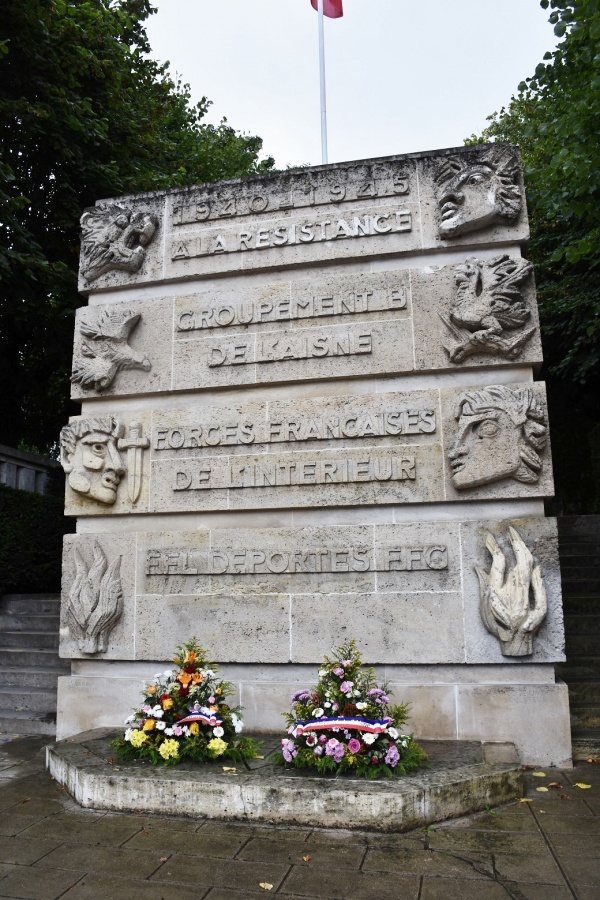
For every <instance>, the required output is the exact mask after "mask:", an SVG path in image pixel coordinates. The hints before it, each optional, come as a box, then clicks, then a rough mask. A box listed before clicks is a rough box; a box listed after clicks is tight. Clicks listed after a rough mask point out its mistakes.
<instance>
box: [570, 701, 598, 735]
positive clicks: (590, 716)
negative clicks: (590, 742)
mask: <svg viewBox="0 0 600 900" xmlns="http://www.w3.org/2000/svg"><path fill="white" fill-rule="evenodd" d="M570 710H571V729H572V730H575V731H576V730H577V729H579V728H583V729H586V730H588V729H590V728H594V729H595V728H597V729H599V730H600V703H592V702H588V703H571V704H570Z"/></svg>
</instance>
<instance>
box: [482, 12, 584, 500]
mask: <svg viewBox="0 0 600 900" xmlns="http://www.w3.org/2000/svg"><path fill="white" fill-rule="evenodd" d="M541 6H542V7H543V8H544V9H550V21H551V22H552V23H553V24H554V31H555V34H556V35H557V36H558V37H562V38H563V40H562V41H561V42H560V44H559V45H558V47H557V49H556V50H555V51H554V52H553V53H547V54H546V56H545V57H544V60H543V62H541V63H540V64H539V65H538V66H537V67H536V70H535V73H534V75H533V76H532V77H531V78H528V79H527V80H526V81H525V82H523V83H522V84H520V85H519V91H518V94H517V96H515V97H513V99H512V101H511V103H510V105H509V106H508V107H507V108H506V109H502V110H500V112H498V113H495V114H494V115H492V116H490V117H489V119H488V121H489V125H488V127H487V128H486V129H485V130H484V131H483V133H482V134H481V135H480V136H472V137H471V138H470V139H469V140H468V141H467V143H478V142H488V141H501V142H508V143H511V144H517V145H519V146H520V147H521V152H522V155H523V163H524V170H525V182H526V188H527V202H528V207H529V215H530V221H531V243H530V247H529V250H528V254H527V255H528V257H529V258H530V259H531V260H532V262H533V263H534V264H535V273H536V283H537V291H538V303H539V307H540V319H541V326H542V338H543V345H544V359H545V364H546V367H547V373H546V379H547V383H548V392H549V403H550V408H551V412H553V416H552V418H551V424H552V439H553V455H554V462H555V474H556V479H557V494H558V495H559V499H558V502H556V503H555V504H554V506H553V510H552V511H553V512H555V513H558V514H566V513H578V512H588V513H591V512H598V511H600V484H599V483H598V479H597V477H596V475H597V474H598V473H597V472H593V466H594V465H595V463H594V459H593V457H594V454H595V449H594V447H595V444H596V443H597V438H595V437H593V433H595V431H596V430H597V423H598V422H600V410H599V408H598V396H599V390H600V266H599V261H600V215H599V209H600V143H599V142H598V134H600V45H599V41H598V38H599V37H600V0H542V2H541ZM575 422H576V423H577V426H578V427H577V428H576V429H574V428H573V424H574V423H575Z"/></svg>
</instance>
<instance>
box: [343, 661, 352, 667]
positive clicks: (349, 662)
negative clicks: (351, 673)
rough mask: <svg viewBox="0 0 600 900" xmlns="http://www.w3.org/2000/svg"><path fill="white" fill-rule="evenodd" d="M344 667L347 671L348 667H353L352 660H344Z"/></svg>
mask: <svg viewBox="0 0 600 900" xmlns="http://www.w3.org/2000/svg"><path fill="white" fill-rule="evenodd" d="M342 665H343V666H344V668H345V669H347V668H348V666H351V665H352V660H351V659H343V660H342Z"/></svg>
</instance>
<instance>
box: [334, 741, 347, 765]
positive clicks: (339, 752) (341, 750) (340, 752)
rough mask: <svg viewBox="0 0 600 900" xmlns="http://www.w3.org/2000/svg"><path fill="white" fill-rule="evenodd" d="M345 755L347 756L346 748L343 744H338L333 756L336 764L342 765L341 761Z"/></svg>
mask: <svg viewBox="0 0 600 900" xmlns="http://www.w3.org/2000/svg"><path fill="white" fill-rule="evenodd" d="M345 755H346V748H345V747H344V745H343V744H338V745H337V747H336V748H335V751H334V754H333V758H334V760H335V762H336V763H341V761H342V760H343V758H344V756H345Z"/></svg>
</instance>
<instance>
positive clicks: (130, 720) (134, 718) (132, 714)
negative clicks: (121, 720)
mask: <svg viewBox="0 0 600 900" xmlns="http://www.w3.org/2000/svg"><path fill="white" fill-rule="evenodd" d="M136 718H137V716H136V714H135V713H131V715H130V716H127V718H126V719H125V725H129V724H130V722H135V720H136Z"/></svg>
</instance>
